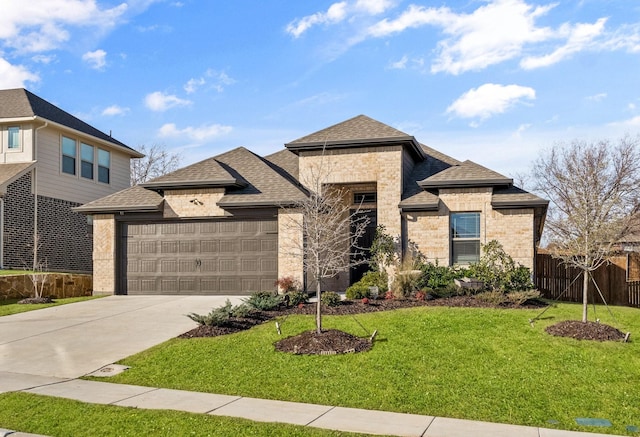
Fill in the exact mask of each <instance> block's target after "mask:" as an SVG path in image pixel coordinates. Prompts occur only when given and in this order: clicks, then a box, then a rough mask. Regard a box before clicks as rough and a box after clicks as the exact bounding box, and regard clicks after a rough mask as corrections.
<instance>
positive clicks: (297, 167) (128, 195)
mask: <svg viewBox="0 0 640 437" xmlns="http://www.w3.org/2000/svg"><path fill="white" fill-rule="evenodd" d="M321 161H322V163H323V167H324V168H330V169H331V171H330V173H329V174H328V175H327V177H326V178H325V180H324V183H325V184H335V185H338V186H340V187H342V188H344V189H346V190H347V191H348V193H349V195H348V199H347V201H349V202H350V203H351V204H352V205H353V207H354V208H357V205H362V206H363V208H365V209H366V210H365V211H363V213H364V214H368V215H369V217H370V218H371V225H370V226H369V229H368V232H369V235H368V237H369V238H368V239H369V241H370V240H371V238H372V237H373V233H374V232H375V228H376V225H384V226H385V228H386V231H387V232H388V233H389V234H391V235H393V236H397V237H400V238H399V239H400V240H401V241H402V243H403V245H404V246H405V247H406V246H407V245H408V242H409V241H411V242H413V243H415V244H417V246H418V248H419V249H420V251H421V252H422V253H423V254H424V255H425V256H426V257H427V258H428V259H429V260H430V261H436V260H437V261H438V262H439V263H440V265H449V264H468V263H470V262H473V261H476V260H478V258H479V256H480V244H481V243H486V242H488V241H490V240H493V239H496V240H498V241H500V242H501V243H502V245H503V246H504V249H505V250H506V251H507V253H509V254H510V255H511V256H512V257H513V258H514V259H515V260H516V261H517V262H520V263H522V264H524V265H525V266H527V267H531V268H533V266H534V259H535V254H536V250H537V245H538V243H539V240H540V235H541V234H542V228H543V225H544V219H545V215H546V210H547V205H548V202H547V201H546V200H544V199H541V198H539V197H537V196H535V195H533V194H530V193H528V192H526V191H523V190H521V189H519V188H517V187H514V186H513V181H512V180H511V179H509V178H506V177H505V176H502V175H500V174H498V173H496V172H494V171H491V170H489V169H487V168H484V167H482V166H480V165H478V164H475V163H473V162H471V161H464V162H460V161H457V160H455V159H453V158H450V157H448V156H446V155H444V154H442V153H440V152H437V151H435V150H433V149H430V148H429V147H426V146H424V145H422V144H420V143H419V142H418V141H417V140H416V139H415V138H414V137H413V136H411V135H408V134H405V133H403V132H401V131H399V130H397V129H394V128H392V127H390V126H387V125H385V124H383V123H380V122H378V121H375V120H373V119H371V118H369V117H366V116H364V115H360V116H357V117H355V118H352V119H350V120H347V121H344V122H342V123H339V124H337V125H334V126H331V127H329V128H326V129H323V130H321V131H319V132H316V133H313V134H311V135H308V136H305V137H303V138H300V139H298V140H295V141H292V142H290V143H288V144H285V149H284V150H281V151H279V152H277V153H274V154H272V155H269V156H266V157H260V156H258V155H256V154H254V153H252V152H251V151H249V150H247V149H245V148H242V147H240V148H237V149H234V150H231V151H229V152H226V153H223V154H222V155H219V156H215V157H213V158H209V159H207V160H205V161H202V162H199V163H196V164H193V165H190V166H187V167H185V168H182V169H180V170H177V171H176V172H174V173H171V174H168V175H165V176H162V177H159V178H157V179H154V180H152V181H151V182H148V183H145V184H142V185H139V186H135V187H132V188H129V189H126V190H124V191H121V192H119V193H116V194H112V195H110V196H107V197H105V198H102V199H99V200H96V201H94V202H90V203H88V204H86V205H83V206H82V207H80V208H77V211H82V212H83V213H85V214H92V215H93V217H94V218H93V223H94V235H95V240H94V290H95V292H96V293H105V294H112V293H117V294H153V293H164V294H176V293H183V294H242V293H248V292H252V291H257V290H269V289H271V290H272V289H274V282H275V280H276V279H277V278H278V277H282V276H294V277H297V278H299V279H301V280H304V279H305V278H304V272H303V267H302V258H301V256H300V255H294V254H293V253H294V252H293V250H291V249H292V248H291V246H292V245H291V242H292V241H296V240H298V241H299V239H300V238H301V235H300V232H299V231H294V230H293V229H294V227H292V226H289V225H288V223H290V220H301V219H302V217H301V215H300V214H299V213H298V212H296V211H295V210H292V209H291V208H288V207H289V206H291V205H295V203H296V202H297V201H299V200H301V199H304V198H305V196H307V191H306V190H305V189H304V187H303V184H304V183H305V181H307V180H309V178H310V175H311V174H312V172H313V171H314V170H315V171H316V173H317V168H318V166H319V164H320V162H321ZM361 274H362V271H359V270H357V269H354V270H352V271H350V272H345V273H340V274H339V275H338V277H337V278H335V280H333V281H330V282H327V283H326V284H325V289H333V290H336V291H340V290H344V289H345V288H346V287H347V286H348V285H349V284H350V283H352V282H354V281H355V280H357V279H358V278H359V277H360V275H361Z"/></svg>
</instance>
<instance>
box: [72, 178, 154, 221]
mask: <svg viewBox="0 0 640 437" xmlns="http://www.w3.org/2000/svg"><path fill="white" fill-rule="evenodd" d="M163 201H164V199H163V198H162V196H161V195H160V194H158V193H157V192H155V191H152V190H147V189H146V188H144V187H142V186H140V185H136V186H134V187H130V188H126V189H124V190H121V191H118V192H117V193H113V194H110V195H108V196H106V197H102V198H100V199H97V200H94V201H93V202H89V203H85V204H84V205H82V206H79V207H77V208H74V211H77V212H81V213H84V214H88V213H101V212H117V211H161V210H162V202H163Z"/></svg>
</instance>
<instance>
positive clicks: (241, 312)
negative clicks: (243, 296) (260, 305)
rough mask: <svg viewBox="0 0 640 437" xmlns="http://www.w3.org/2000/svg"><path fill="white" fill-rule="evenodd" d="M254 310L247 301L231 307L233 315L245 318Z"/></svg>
mask: <svg viewBox="0 0 640 437" xmlns="http://www.w3.org/2000/svg"><path fill="white" fill-rule="evenodd" d="M252 311H253V308H251V307H250V306H249V305H247V304H246V303H241V304H240V305H236V306H234V307H233V308H231V315H232V316H233V317H239V318H243V317H247V316H248V315H249V314H251V312H252Z"/></svg>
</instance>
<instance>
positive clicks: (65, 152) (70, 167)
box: [62, 137, 78, 175]
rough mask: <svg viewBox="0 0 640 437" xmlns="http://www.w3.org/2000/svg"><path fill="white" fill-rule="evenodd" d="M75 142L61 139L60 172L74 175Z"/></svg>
mask: <svg viewBox="0 0 640 437" xmlns="http://www.w3.org/2000/svg"><path fill="white" fill-rule="evenodd" d="M77 153H78V152H77V150H76V140H72V139H71V138H67V137H62V171H63V172H64V173H67V174H71V175H75V174H76V156H77Z"/></svg>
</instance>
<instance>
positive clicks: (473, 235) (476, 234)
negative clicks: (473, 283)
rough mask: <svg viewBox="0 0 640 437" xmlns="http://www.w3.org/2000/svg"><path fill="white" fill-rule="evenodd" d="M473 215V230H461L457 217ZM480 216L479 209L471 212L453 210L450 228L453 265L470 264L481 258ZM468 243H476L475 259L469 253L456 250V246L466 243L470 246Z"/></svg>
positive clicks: (450, 217)
mask: <svg viewBox="0 0 640 437" xmlns="http://www.w3.org/2000/svg"><path fill="white" fill-rule="evenodd" d="M471 216H473V221H474V223H472V227H473V229H472V230H469V229H465V231H466V232H465V233H464V234H463V233H462V232H460V229H461V228H462V223H461V226H460V227H458V226H457V223H458V220H457V219H465V218H469V217H471ZM480 217H481V213H480V212H478V211H469V212H452V213H450V215H449V222H450V223H449V229H450V235H449V239H450V243H451V251H450V252H451V264H452V265H469V264H473V263H474V262H478V261H479V260H480V238H481V229H480V228H481V225H480ZM456 243H462V244H456ZM468 243H474V246H475V247H474V252H475V253H474V255H473V259H471V256H470V255H469V254H467V253H460V252H459V249H458V250H456V246H458V247H460V246H463V245H466V246H467V248H468V247H469V244H468ZM462 257H465V259H464V260H463V261H462V262H461V261H460V259H461V258H462Z"/></svg>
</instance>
